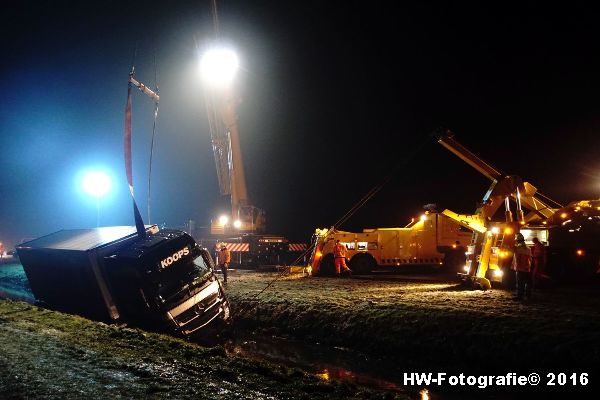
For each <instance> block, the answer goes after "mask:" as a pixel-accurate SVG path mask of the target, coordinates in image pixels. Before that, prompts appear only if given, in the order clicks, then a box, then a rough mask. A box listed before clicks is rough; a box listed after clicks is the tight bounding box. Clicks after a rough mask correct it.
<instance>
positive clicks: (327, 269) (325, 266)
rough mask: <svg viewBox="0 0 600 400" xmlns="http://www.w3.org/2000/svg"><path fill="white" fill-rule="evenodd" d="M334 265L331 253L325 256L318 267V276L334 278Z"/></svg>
mask: <svg viewBox="0 0 600 400" xmlns="http://www.w3.org/2000/svg"><path fill="white" fill-rule="evenodd" d="M334 275H335V263H334V261H333V253H329V254H325V255H324V256H323V259H322V260H321V265H320V266H319V273H318V276H334Z"/></svg>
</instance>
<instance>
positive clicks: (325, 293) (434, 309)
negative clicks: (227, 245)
mask: <svg viewBox="0 0 600 400" xmlns="http://www.w3.org/2000/svg"><path fill="white" fill-rule="evenodd" d="M274 278H276V281H273V279H274ZM429 278H435V276H434V275H430V276H429ZM269 283H272V284H271V285H270V286H269V287H268V289H266V290H264V288H265V287H266V286H267V285H268V284H269ZM228 288H229V290H228V293H229V297H230V299H231V301H232V303H233V304H235V306H236V314H235V315H236V322H237V324H238V325H244V324H246V325H248V326H251V327H253V328H255V329H268V330H271V331H273V332H277V333H287V334H291V335H293V336H295V337H301V338H304V339H305V340H312V341H319V342H326V343H329V344H331V345H337V346H346V347H351V348H356V349H360V350H362V351H364V352H367V353H368V354H372V355H376V354H377V355H381V356H385V357H387V358H388V359H389V358H391V359H393V360H395V362H397V363H399V364H401V365H403V366H405V368H404V369H403V370H405V371H412V370H417V371H442V372H449V371H455V372H470V373H474V374H490V373H500V374H501V373H507V372H509V371H522V372H525V373H530V372H538V373H542V372H544V373H548V372H553V371H558V372H588V373H591V372H592V371H593V370H594V369H595V367H596V366H597V364H598V361H599V360H600V307H599V306H600V291H599V289H600V285H598V283H597V282H594V283H590V284H588V285H579V286H568V287H567V286H563V287H560V286H559V287H555V288H553V289H552V290H550V289H548V290H546V291H541V292H540V291H538V292H536V293H534V296H533V299H532V300H530V301H526V302H519V301H515V300H514V295H513V293H512V292H510V291H507V290H500V289H494V290H489V291H480V290H470V289H465V288H463V287H462V286H461V285H460V284H459V283H458V282H456V281H453V280H445V281H444V282H436V281H435V279H434V280H429V281H428V280H427V279H424V280H417V281H415V280H404V279H403V278H402V276H388V277H387V278H384V279H383V280H375V279H374V278H373V277H369V278H367V277H365V279H355V278H353V279H340V278H316V277H306V276H302V275H290V276H287V275H285V274H280V275H278V276H274V275H273V274H257V273H246V274H238V275H233V278H232V279H231V282H230V284H229V286H228ZM263 290H264V291H263ZM261 291H263V292H262V293H261ZM597 379H600V375H599V376H598V377H597Z"/></svg>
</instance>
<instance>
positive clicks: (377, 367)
mask: <svg viewBox="0 0 600 400" xmlns="http://www.w3.org/2000/svg"><path fill="white" fill-rule="evenodd" d="M224 347H225V350H226V351H227V352H229V353H232V354H240V355H243V356H246V357H251V358H255V359H264V360H268V361H270V362H273V363H276V364H282V365H285V366H288V367H294V368H299V369H301V370H304V371H306V372H309V373H312V374H315V375H317V376H318V377H320V378H321V379H323V380H325V381H330V380H336V381H343V382H349V383H354V384H357V385H361V386H367V387H371V388H376V389H384V390H387V391H392V392H397V393H410V392H413V391H408V390H406V389H405V388H403V387H402V386H400V385H399V384H398V383H397V382H398V380H399V379H400V377H401V376H402V372H401V371H400V369H399V367H398V366H396V365H392V364H391V363H390V362H389V361H388V360H383V359H381V358H373V357H370V356H368V355H365V354H362V353H359V352H356V351H352V350H349V349H346V348H341V347H329V346H324V345H320V344H317V343H307V342H303V341H299V340H294V339H290V338H285V337H280V336H262V335H256V334H252V333H248V332H242V333H240V332H237V334H236V336H235V337H233V338H231V339H229V340H228V341H227V342H226V343H225V345H224ZM419 398H420V397H419Z"/></svg>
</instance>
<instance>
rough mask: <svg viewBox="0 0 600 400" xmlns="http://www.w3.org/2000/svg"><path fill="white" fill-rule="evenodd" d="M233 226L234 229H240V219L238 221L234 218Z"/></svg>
mask: <svg viewBox="0 0 600 400" xmlns="http://www.w3.org/2000/svg"><path fill="white" fill-rule="evenodd" d="M233 226H234V227H235V228H236V229H240V228H241V227H242V221H240V220H239V219H236V220H235V221H234V222H233Z"/></svg>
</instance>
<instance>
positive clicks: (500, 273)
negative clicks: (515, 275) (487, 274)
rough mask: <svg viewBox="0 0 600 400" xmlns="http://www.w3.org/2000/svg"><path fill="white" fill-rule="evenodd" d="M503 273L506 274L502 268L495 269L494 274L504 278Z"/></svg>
mask: <svg viewBox="0 0 600 400" xmlns="http://www.w3.org/2000/svg"><path fill="white" fill-rule="evenodd" d="M503 275H504V271H502V270H501V269H495V270H494V276H495V277H496V278H502V276H503Z"/></svg>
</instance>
